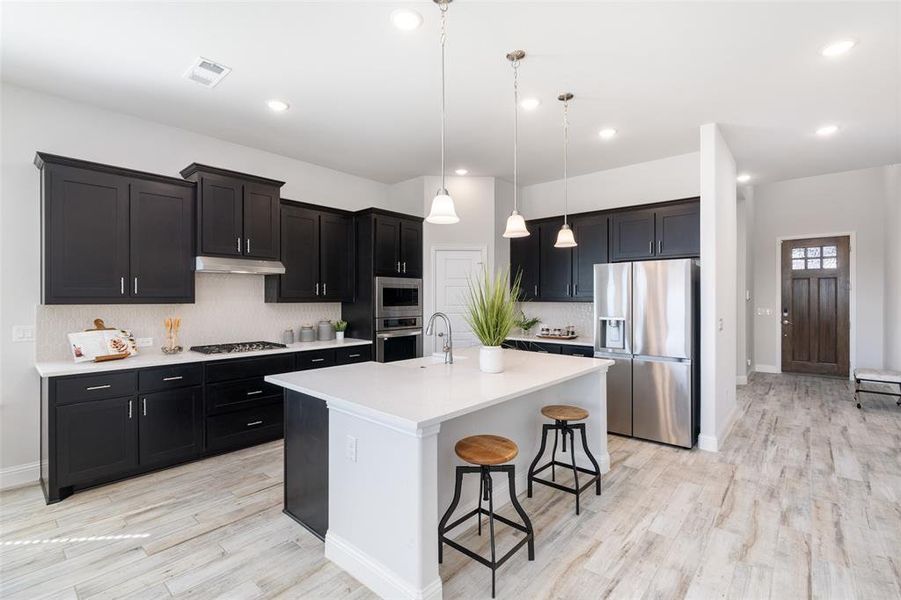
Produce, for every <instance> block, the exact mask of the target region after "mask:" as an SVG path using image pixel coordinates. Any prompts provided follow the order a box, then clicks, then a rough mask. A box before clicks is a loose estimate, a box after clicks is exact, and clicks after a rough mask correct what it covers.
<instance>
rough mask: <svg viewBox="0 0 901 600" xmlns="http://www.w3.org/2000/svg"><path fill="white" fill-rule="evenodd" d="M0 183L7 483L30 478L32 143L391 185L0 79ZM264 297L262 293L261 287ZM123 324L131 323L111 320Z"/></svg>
mask: <svg viewBox="0 0 901 600" xmlns="http://www.w3.org/2000/svg"><path fill="white" fill-rule="evenodd" d="M0 103H2V112H0V119H2V184H0V194H2V197H0V200H2V202H0V260H2V263H0V264H2V273H3V284H2V290H0V309H2V312H0V386H2V388H0V474H2V475H3V482H2V484H3V485H11V484H13V483H16V482H20V481H28V480H29V479H31V480H33V479H35V478H36V473H37V470H36V462H37V460H38V404H39V380H38V376H37V374H36V373H35V371H34V368H33V362H34V356H35V345H34V344H33V343H12V342H11V341H10V340H11V335H10V332H11V328H12V326H13V325H34V324H35V314H36V307H37V306H38V304H39V302H40V269H41V262H40V243H39V242H40V238H41V236H40V210H39V179H38V171H37V170H36V169H35V167H34V166H33V164H32V161H33V159H34V153H35V151H38V150H40V151H45V152H50V153H53V154H61V155H65V156H72V157H75V158H82V159H86V160H92V161H96V162H102V163H108V164H112V165H117V166H122V167H129V168H134V169H140V170H143V171H150V172H154V173H161V174H166V175H172V176H176V177H177V176H178V171H179V170H180V169H182V168H184V167H185V166H187V165H188V164H189V163H191V162H194V161H196V162H201V163H206V164H210V165H216V166H220V167H224V168H227V169H234V170H236V171H243V172H248V173H254V174H256V175H262V176H264V177H271V178H274V179H280V180H283V181H286V182H287V183H286V185H285V186H284V187H283V188H282V194H283V195H284V196H285V197H288V198H291V199H292V200H302V201H306V202H312V203H317V204H326V205H330V206H337V207H341V208H346V209H359V208H365V207H368V206H380V207H383V208H392V207H391V205H390V203H389V200H388V186H386V185H384V184H382V183H378V182H374V181H369V180H367V179H362V178H360V177H355V176H352V175H348V174H345V173H340V172H338V171H333V170H331V169H326V168H323V167H319V166H316V165H312V164H309V163H304V162H300V161H297V160H293V159H290V158H286V157H283V156H278V155H275V154H271V153H268V152H263V151H261V150H256V149H253V148H248V147H245V146H239V145H237V144H232V143H229V142H224V141H222V140H217V139H215V138H211V137H207V136H203V135H199V134H196V133H192V132H190V131H185V130H182V129H176V128H173V127H168V126H164V125H160V124H157V123H153V122H150V121H146V120H143V119H138V118H135V117H130V116H126V115H123V114H119V113H114V112H110V111H106V110H102V109H98V108H94V107H91V106H88V105H84V104H79V103H74V102H70V101H67V100H63V99H60V98H57V97H54V96H48V95H45V94H41V93H37V92H32V91H29V90H25V89H22V88H19V87H16V86H11V85H7V84H4V85H3V86H2V91H0ZM259 302H260V303H261V304H262V302H263V298H262V296H260V298H259ZM298 318H300V317H298ZM117 325H120V326H128V323H117Z"/></svg>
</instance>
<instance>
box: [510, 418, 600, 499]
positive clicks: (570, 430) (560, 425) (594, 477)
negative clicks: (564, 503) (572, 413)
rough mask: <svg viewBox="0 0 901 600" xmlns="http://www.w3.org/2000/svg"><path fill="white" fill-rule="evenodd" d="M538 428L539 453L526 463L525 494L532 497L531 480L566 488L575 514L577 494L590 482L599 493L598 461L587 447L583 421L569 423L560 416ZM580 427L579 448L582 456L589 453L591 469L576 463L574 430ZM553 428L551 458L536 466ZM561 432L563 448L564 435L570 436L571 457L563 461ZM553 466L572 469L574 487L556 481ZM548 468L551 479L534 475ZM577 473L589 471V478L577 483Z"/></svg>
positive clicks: (564, 446) (564, 444)
mask: <svg viewBox="0 0 901 600" xmlns="http://www.w3.org/2000/svg"><path fill="white" fill-rule="evenodd" d="M541 429H542V431H541V447H540V448H539V450H538V454H537V455H536V456H535V459H534V460H533V461H532V464H531V466H530V467H529V479H528V490H527V495H528V497H529V498H531V497H532V482H535V483H542V484H544V485H547V486H550V487H552V488H555V489H558V490H560V491H563V492H568V493H570V494H573V495H574V496H575V497H576V514H577V515H578V514H579V512H580V510H581V508H580V505H579V496H580V494H581V493H582V492H583V491H584V490H586V489H588V488H589V487H591V484H594V486H595V493H596V494H597V495H598V496H600V495H601V468H600V467H599V466H598V461H597V460H595V458H594V455H592V454H591V450H589V449H588V435H587V433H586V432H585V423H575V424H572V423H569V422H568V421H563V420H560V419H558V420H555V421H554V423H553V424H550V423H545V424H544V425H542V428H541ZM576 430H578V431H579V433H580V437H581V438H582V449H583V451H584V452H585V456H587V457H588V460H589V461H590V462H591V465H592V467H594V469H593V470H592V469H586V468H585V467H580V466H577V465H576V452H575V450H576V437H575V432H576ZM551 431H553V432H554V449H553V451H552V452H551V460H550V462H548V463H546V464H544V465H542V466H540V467H539V466H538V463H539V462H540V461H541V457H542V456H544V451H545V448H546V447H547V438H548V434H549V433H550V432H551ZM558 434H559V435H561V436H562V437H563V451H564V452H566V437H567V436H569V449H570V459H571V464H566V463H562V462H560V461H558V460H557V436H558ZM556 467H563V468H565V469H570V470H572V472H573V487H568V486H565V485H562V484H559V483H557V477H556V473H555V470H556V469H555V468H556ZM548 468H550V469H551V480H550V481H548V480H547V479H542V478H540V477H537V475H538V474H539V473H541V472H542V471H544V470H545V469H548ZM579 473H585V474H587V475H591V478H589V480H588V481H587V482H586V483H584V484H583V485H581V486H580V485H579Z"/></svg>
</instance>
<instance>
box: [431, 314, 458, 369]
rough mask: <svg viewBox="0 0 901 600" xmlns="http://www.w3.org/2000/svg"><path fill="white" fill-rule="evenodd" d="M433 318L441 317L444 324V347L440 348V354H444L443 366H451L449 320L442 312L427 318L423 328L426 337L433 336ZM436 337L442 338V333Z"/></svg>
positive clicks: (452, 338)
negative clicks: (445, 333) (445, 328)
mask: <svg viewBox="0 0 901 600" xmlns="http://www.w3.org/2000/svg"><path fill="white" fill-rule="evenodd" d="M435 317H441V318H442V319H444V324H445V326H446V327H447V339H446V340H444V346H443V347H442V349H441V350H442V352H444V364H448V365H452V364H454V337H453V334H452V333H451V322H450V319H448V318H447V315H446V314H444V313H443V312H436V313H435V314H433V315H432V316H431V317H429V324H428V325H427V326H426V328H425V334H426V335H433V334H434V331H435ZM438 337H444V334H443V333H439V334H438Z"/></svg>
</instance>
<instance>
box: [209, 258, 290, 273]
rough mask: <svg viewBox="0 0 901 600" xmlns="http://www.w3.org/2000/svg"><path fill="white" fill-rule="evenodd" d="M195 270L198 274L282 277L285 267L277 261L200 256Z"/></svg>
mask: <svg viewBox="0 0 901 600" xmlns="http://www.w3.org/2000/svg"><path fill="white" fill-rule="evenodd" d="M194 270H195V271H197V272H198V273H241V274H246V275H282V274H284V272H285V265H283V264H282V263H281V262H279V261H277V260H253V259H250V258H223V257H221V256H198V257H197V258H196V259H195V263H194Z"/></svg>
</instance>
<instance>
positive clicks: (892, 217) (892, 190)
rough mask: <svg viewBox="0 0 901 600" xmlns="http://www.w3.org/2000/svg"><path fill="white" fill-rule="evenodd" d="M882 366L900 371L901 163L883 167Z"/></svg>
mask: <svg viewBox="0 0 901 600" xmlns="http://www.w3.org/2000/svg"><path fill="white" fill-rule="evenodd" d="M883 222H884V223H885V344H884V345H885V368H887V369H894V370H895V371H901V165H892V166H889V167H885V219H884V220H883Z"/></svg>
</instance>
